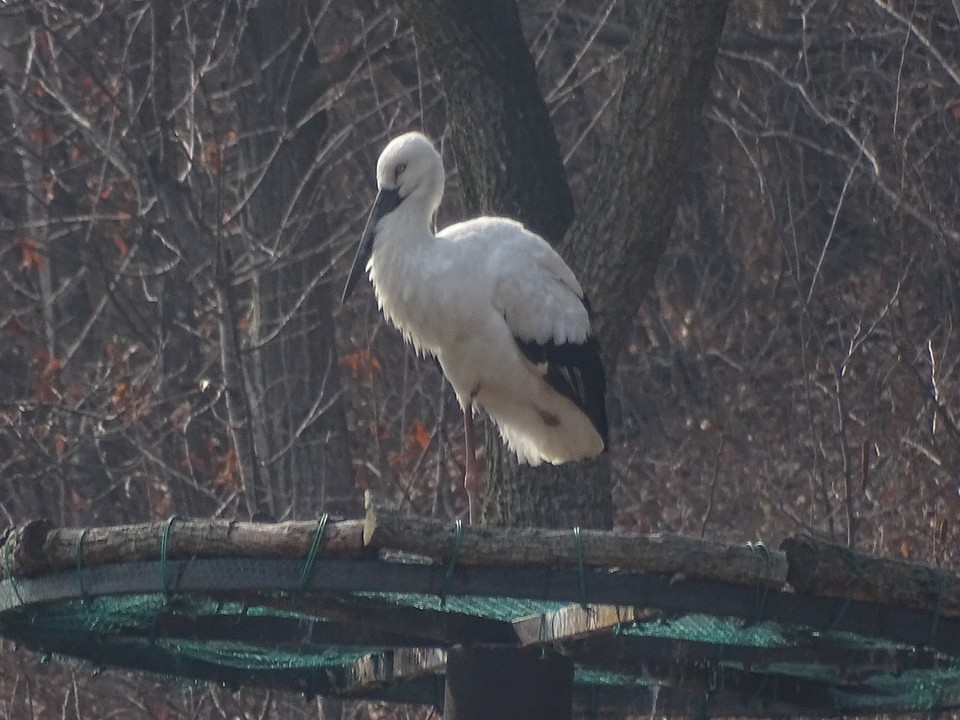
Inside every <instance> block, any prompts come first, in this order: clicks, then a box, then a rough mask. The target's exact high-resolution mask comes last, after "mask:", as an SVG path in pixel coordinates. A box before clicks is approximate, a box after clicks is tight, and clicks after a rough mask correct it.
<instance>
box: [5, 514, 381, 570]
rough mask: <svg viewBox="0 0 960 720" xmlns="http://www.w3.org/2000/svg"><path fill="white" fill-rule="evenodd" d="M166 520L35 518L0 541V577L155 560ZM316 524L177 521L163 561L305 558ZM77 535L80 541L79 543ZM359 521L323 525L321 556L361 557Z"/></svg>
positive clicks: (171, 530) (361, 545)
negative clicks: (0, 549)
mask: <svg viewBox="0 0 960 720" xmlns="http://www.w3.org/2000/svg"><path fill="white" fill-rule="evenodd" d="M166 525H167V523H166V522H152V523H139V524H135V525H115V526H108V527H92V528H88V529H82V528H55V527H53V525H52V524H51V523H49V522H48V521H46V520H35V521H32V522H29V523H27V524H25V525H21V526H19V527H16V528H14V529H12V530H10V531H9V532H8V533H7V535H6V537H5V538H4V543H5V544H6V551H5V554H6V556H7V559H8V561H9V568H7V566H6V564H5V563H0V577H6V576H7V574H8V569H9V571H10V572H11V573H12V574H13V575H15V576H31V575H38V574H42V573H48V572H55V571H57V570H67V569H69V568H75V567H77V565H78V562H77V555H78V552H79V553H80V555H81V560H82V562H81V564H82V566H83V567H85V568H90V567H96V566H98V565H105V564H108V563H115V562H136V561H141V560H156V559H159V558H160V553H161V546H162V544H163V535H164V531H165V528H166ZM317 527H318V523H317V521H296V522H294V521H291V522H282V523H250V522H238V521H232V520H196V519H182V520H181V519H177V520H175V521H174V522H173V525H172V526H171V527H170V529H169V532H168V533H167V534H168V549H167V557H168V559H170V560H176V559H185V558H217V557H226V558H232V557H250V558H295V557H306V555H307V553H308V552H309V550H310V547H311V545H312V544H313V541H314V537H315V535H316V532H317ZM81 535H82V537H83V540H82V543H81V542H79V541H80V538H81ZM364 553H365V550H364V547H363V521H362V520H341V521H338V522H328V523H327V525H326V527H325V529H324V533H323V545H322V557H339V558H346V557H361V556H362V555H363V554H364Z"/></svg>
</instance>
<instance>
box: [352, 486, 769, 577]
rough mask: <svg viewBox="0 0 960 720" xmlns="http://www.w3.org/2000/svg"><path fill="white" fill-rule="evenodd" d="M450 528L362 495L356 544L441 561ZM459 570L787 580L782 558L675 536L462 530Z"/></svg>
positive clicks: (447, 552)
mask: <svg viewBox="0 0 960 720" xmlns="http://www.w3.org/2000/svg"><path fill="white" fill-rule="evenodd" d="M455 534H456V531H455V529H454V527H452V526H451V525H450V524H449V523H445V522H441V521H439V520H433V519H430V518H422V517H414V516H411V515H404V514H402V513H398V512H395V511H392V510H388V509H385V508H383V507H380V506H378V504H377V503H376V502H375V501H374V500H373V499H372V498H371V497H370V496H369V495H368V500H367V516H366V525H365V528H364V535H363V540H364V543H365V544H366V545H367V546H369V547H370V548H375V549H378V550H381V549H392V550H402V551H405V552H409V553H414V554H418V555H424V556H427V557H430V558H432V559H434V560H436V561H441V562H442V561H446V560H447V559H448V558H449V557H450V555H451V552H452V550H451V549H452V548H453V547H454V545H455V544H456V541H455ZM459 546H460V550H459V552H458V553H457V558H456V564H457V565H458V566H460V565H463V566H484V567H507V566H512V567H520V566H528V567H529V566H533V567H550V568H571V567H577V566H578V563H579V558H580V554H581V552H582V555H583V563H584V566H585V567H589V568H604V569H609V570H617V571H621V572H644V573H660V574H666V575H670V576H673V577H674V578H676V579H677V580H684V579H689V580H715V581H718V582H728V583H737V584H746V585H753V586H756V585H757V584H758V583H759V584H762V585H764V586H767V587H775V588H780V587H782V586H783V585H784V583H785V582H786V578H787V559H786V555H784V553H782V552H779V551H777V550H771V549H769V548H762V547H759V546H748V545H722V544H718V543H712V542H707V541H705V540H700V539H697V538H688V537H682V536H679V535H632V534H628V533H622V532H607V531H601V530H582V531H581V532H580V541H579V542H578V541H577V540H576V538H575V535H574V532H573V530H548V529H542V528H478V527H463V528H462V530H461V537H460V541H459Z"/></svg>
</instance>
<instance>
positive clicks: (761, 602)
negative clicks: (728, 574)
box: [747, 542, 773, 622]
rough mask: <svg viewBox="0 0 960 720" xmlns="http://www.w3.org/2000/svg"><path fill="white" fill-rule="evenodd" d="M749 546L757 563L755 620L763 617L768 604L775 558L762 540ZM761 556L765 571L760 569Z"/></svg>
mask: <svg viewBox="0 0 960 720" xmlns="http://www.w3.org/2000/svg"><path fill="white" fill-rule="evenodd" d="M747 547H748V548H750V550H751V551H752V552H753V559H754V562H755V563H756V565H757V571H756V577H757V599H756V607H755V608H754V614H755V615H756V620H755V622H760V621H761V620H762V619H763V609H764V607H765V606H766V604H767V593H768V592H769V591H770V583H769V580H770V570H771V569H772V567H773V559H772V558H771V557H770V549H769V548H768V547H767V546H766V545H764V544H763V543H762V542H748V543H747ZM761 557H762V558H763V560H762V562H763V563H764V565H763V572H761V570H760V563H761Z"/></svg>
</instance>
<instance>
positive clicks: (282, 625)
mask: <svg viewBox="0 0 960 720" xmlns="http://www.w3.org/2000/svg"><path fill="white" fill-rule="evenodd" d="M261 605H262V603H261ZM116 632H117V633H118V634H123V635H146V636H149V637H151V638H182V639H189V640H221V641H222V640H237V641H241V642H244V643H264V644H267V645H270V646H271V647H280V646H282V645H290V646H295V647H297V648H299V649H304V648H305V647H307V646H309V645H326V646H331V645H337V646H344V645H369V646H371V647H423V646H430V647H432V646H433V642H432V641H430V640H429V639H426V638H424V637H422V636H420V635H414V634H411V633H401V632H388V631H385V630H379V629H374V628H371V627H369V626H368V625H367V624H362V623H361V624H358V623H355V622H351V623H348V624H345V623H338V622H333V621H324V620H319V619H317V620H313V619H309V618H294V617H275V616H258V615H200V616H193V615H190V616H185V615H172V614H171V615H160V616H159V617H157V618H156V620H155V621H154V622H153V623H151V624H150V626H149V627H146V628H142V627H136V628H127V629H118V630H117V631H116Z"/></svg>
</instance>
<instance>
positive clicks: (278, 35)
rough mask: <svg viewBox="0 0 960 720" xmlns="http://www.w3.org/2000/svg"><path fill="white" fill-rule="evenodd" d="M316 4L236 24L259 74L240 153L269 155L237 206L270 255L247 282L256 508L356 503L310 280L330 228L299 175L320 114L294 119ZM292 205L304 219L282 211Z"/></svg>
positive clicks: (321, 133) (329, 330) (312, 508)
mask: <svg viewBox="0 0 960 720" xmlns="http://www.w3.org/2000/svg"><path fill="white" fill-rule="evenodd" d="M315 12H319V11H318V10H316V9H315V8H314V3H312V2H309V0H290V1H289V2H285V3H282V4H281V5H280V6H279V7H278V6H277V5H270V6H269V7H268V6H262V7H258V8H256V9H254V10H253V11H252V13H251V20H250V24H249V26H248V27H249V32H248V34H247V35H246V42H247V44H248V47H247V48H246V49H245V54H246V60H247V62H249V63H250V64H251V71H252V72H253V74H254V76H255V77H258V78H259V80H260V82H258V83H256V84H255V85H254V86H253V87H252V88H251V90H250V91H249V93H247V96H248V99H249V100H250V102H249V103H248V105H247V108H246V109H245V112H244V119H245V121H246V122H247V123H249V124H250V125H251V127H252V128H256V129H258V132H257V133H256V135H255V136H256V137H258V139H257V140H255V141H251V142H250V143H249V145H248V147H249V149H250V151H251V153H252V155H251V157H250V160H249V163H248V164H249V165H250V166H256V165H258V164H259V163H263V162H269V168H268V169H267V170H266V174H265V175H264V177H263V179H262V180H261V181H260V184H259V186H258V188H257V189H256V191H255V192H254V193H253V195H252V197H251V201H250V204H249V205H248V207H247V209H246V210H247V214H248V216H249V218H250V226H251V227H252V228H255V229H256V231H255V232H256V237H255V241H256V242H258V243H263V244H264V245H265V246H268V247H272V248H273V249H274V252H275V255H276V259H275V260H273V261H271V262H269V263H268V264H266V265H265V266H264V267H263V268H262V269H261V270H259V271H257V273H256V276H255V279H254V281H253V282H252V283H251V292H252V296H251V303H252V314H251V322H250V340H249V342H250V345H251V347H252V350H251V351H250V352H249V353H247V355H246V369H247V374H248V377H249V379H250V387H249V392H250V394H251V407H252V413H253V415H252V418H251V420H252V423H253V426H254V433H255V436H256V438H257V439H258V442H257V446H258V447H261V448H262V449H263V452H262V453H261V457H260V458H259V460H260V462H261V463H262V467H263V473H264V481H265V483H266V497H267V498H268V502H267V505H268V507H267V508H265V510H267V511H268V512H269V513H270V514H271V515H273V516H274V517H291V518H300V517H310V516H316V515H317V514H319V513H321V512H324V511H326V512H333V513H336V514H344V513H349V512H352V511H356V510H358V509H359V508H360V502H359V496H358V495H357V494H356V492H355V490H354V487H353V480H352V472H351V466H350V456H349V453H348V447H347V437H346V419H345V415H344V410H343V403H342V401H341V400H340V398H339V397H338V395H337V393H338V392H339V388H340V380H339V368H338V366H337V357H336V352H335V344H334V324H333V315H332V307H333V300H332V296H331V294H330V290H329V283H324V282H317V280H318V279H319V278H320V277H321V276H322V275H323V273H324V272H325V271H326V269H327V266H328V264H329V253H328V252H326V251H323V252H320V251H313V248H314V247H320V246H322V245H323V240H324V238H325V237H326V236H327V235H328V234H329V233H328V228H327V227H326V226H325V223H324V219H323V216H322V214H321V213H319V212H317V211H316V207H317V203H318V201H319V188H318V182H317V179H316V178H315V177H313V178H311V177H309V176H308V175H307V174H308V173H311V172H313V173H316V168H312V160H313V158H314V157H315V156H316V155H317V153H318V152H319V151H320V150H321V148H322V147H323V140H324V138H325V133H326V120H325V116H324V115H319V116H317V117H314V118H312V119H311V120H309V121H308V122H306V123H303V124H301V123H300V121H301V116H302V113H303V111H304V109H305V108H307V107H309V105H310V104H311V102H312V101H313V99H314V98H315V97H317V96H318V95H320V93H321V90H322V88H318V84H320V83H322V82H323V78H322V77H321V76H319V75H318V72H317V71H318V63H317V59H316V57H317V56H316V52H317V51H316V48H314V47H313V46H312V33H313V31H314V28H313V27H311V23H313V22H314V21H315V20H316V19H317V18H316V17H315V16H314V13H315ZM288 43H289V45H287V46H286V49H285V50H284V52H279V50H280V49H281V48H284V47H285V45H286V44H288ZM278 53H279V54H278ZM263 128H268V129H269V131H268V132H266V133H264V132H262V130H263ZM305 176H307V177H305ZM288 208H289V209H294V211H293V212H288ZM298 217H305V218H306V219H296V220H295V219H291V218H298ZM251 250H252V251H253V252H254V256H255V257H256V251H254V250H253V249H252V248H251Z"/></svg>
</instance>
